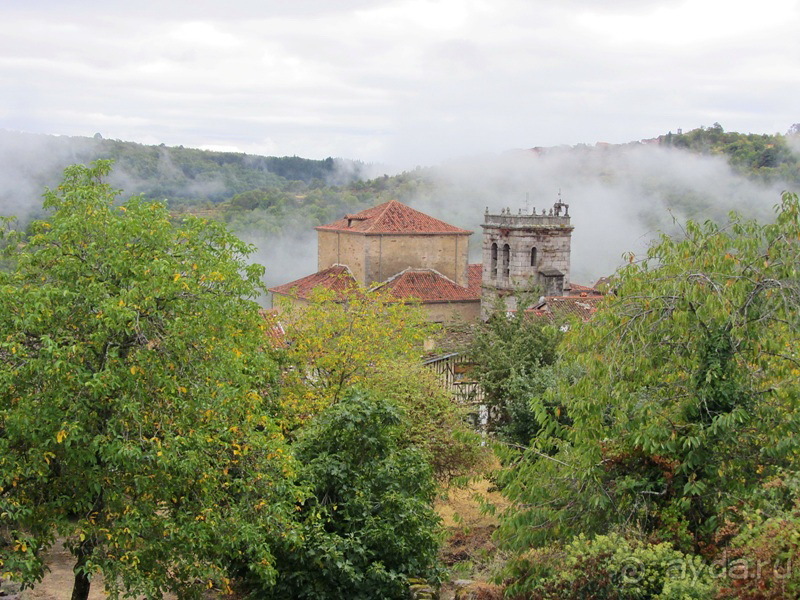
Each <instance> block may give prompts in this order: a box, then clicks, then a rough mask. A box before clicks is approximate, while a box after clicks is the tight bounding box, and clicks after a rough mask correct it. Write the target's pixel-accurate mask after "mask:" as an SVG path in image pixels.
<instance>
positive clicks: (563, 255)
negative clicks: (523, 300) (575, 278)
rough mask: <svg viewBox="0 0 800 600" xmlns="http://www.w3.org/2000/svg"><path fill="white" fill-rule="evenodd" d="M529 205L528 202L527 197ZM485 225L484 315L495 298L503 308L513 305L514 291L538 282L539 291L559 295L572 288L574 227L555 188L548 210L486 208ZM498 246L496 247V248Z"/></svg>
mask: <svg viewBox="0 0 800 600" xmlns="http://www.w3.org/2000/svg"><path fill="white" fill-rule="evenodd" d="M526 204H527V202H526ZM481 227H482V228H483V271H482V278H481V287H482V293H481V309H482V313H483V315H484V316H486V315H487V314H488V312H489V311H490V310H491V308H492V307H493V306H494V305H495V304H496V302H497V299H498V298H502V299H503V300H505V302H506V308H507V309H509V310H515V309H516V299H515V297H514V293H515V292H519V291H528V290H531V289H533V288H535V287H537V286H538V288H539V289H540V290H541V292H542V294H543V295H546V296H563V295H566V294H568V293H569V289H570V283H569V281H570V250H571V241H572V230H573V229H574V228H573V227H572V225H571V224H570V216H569V204H565V203H564V202H563V201H562V198H561V191H560V190H559V192H558V200H557V201H556V202H555V204H553V207H552V208H550V209H549V210H547V209H542V211H541V213H537V211H536V208H535V207H534V208H533V209H532V210H531V211H530V212H529V211H528V210H527V207H526V210H525V211H524V212H523V211H522V209H520V210H519V212H518V213H517V214H513V213H512V212H511V209H509V208H504V209H502V210H501V211H500V213H490V212H489V209H488V207H487V209H486V212H485V214H484V223H483V224H482V225H481ZM498 250H499V252H498Z"/></svg>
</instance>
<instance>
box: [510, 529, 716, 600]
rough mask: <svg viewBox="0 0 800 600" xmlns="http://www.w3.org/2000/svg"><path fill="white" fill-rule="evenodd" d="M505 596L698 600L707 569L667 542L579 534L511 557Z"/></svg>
mask: <svg viewBox="0 0 800 600" xmlns="http://www.w3.org/2000/svg"><path fill="white" fill-rule="evenodd" d="M511 568H512V569H513V570H512V571H510V572H509V574H510V575H511V578H512V582H511V584H510V585H509V586H508V589H507V591H506V595H507V596H511V597H514V598H528V599H531V600H570V599H574V600H583V599H585V598H592V599H594V600H646V599H658V600H702V599H706V598H708V599H710V598H713V597H714V596H713V592H714V586H713V580H712V578H711V573H710V572H709V570H708V568H707V567H706V565H705V564H703V562H702V560H701V559H700V558H699V557H697V556H691V555H686V554H683V553H682V552H678V551H677V550H674V549H673V548H672V547H671V546H670V545H669V544H666V543H662V544H657V545H654V544H648V543H645V542H640V541H635V540H628V539H626V538H624V537H622V536H620V535H617V534H611V535H607V536H605V535H600V536H597V537H594V538H591V539H589V538H586V537H584V536H579V537H577V538H575V539H573V541H572V542H571V543H569V544H568V545H567V546H566V547H565V548H563V549H559V548H557V547H552V546H551V547H549V548H547V549H543V550H535V551H532V552H531V553H529V554H528V555H527V556H525V557H523V558H521V559H517V560H515V561H514V563H513V565H512V567H511Z"/></svg>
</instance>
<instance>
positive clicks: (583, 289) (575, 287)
mask: <svg viewBox="0 0 800 600" xmlns="http://www.w3.org/2000/svg"><path fill="white" fill-rule="evenodd" d="M569 285H570V288H571V289H570V292H569V295H570V296H581V297H584V298H585V297H586V296H602V295H603V292H601V291H600V290H598V289H596V288H593V287H589V286H588V285H580V284H578V283H570V284H569Z"/></svg>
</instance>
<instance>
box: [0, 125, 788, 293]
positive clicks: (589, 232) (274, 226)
mask: <svg viewBox="0 0 800 600" xmlns="http://www.w3.org/2000/svg"><path fill="white" fill-rule="evenodd" d="M796 133H797V132H792V133H790V134H787V135H786V136H766V135H764V136H761V135H753V134H748V135H744V134H735V133H725V132H724V131H723V130H722V128H721V127H720V126H718V125H716V124H715V127H712V128H709V129H705V128H702V129H698V130H693V131H692V132H689V133H688V134H681V135H676V136H673V135H672V134H667V135H666V136H662V137H661V138H658V139H657V140H648V143H640V142H633V143H630V144H624V145H607V144H597V145H595V146H587V145H579V146H572V147H558V148H534V149H529V150H514V151H509V152H506V153H503V154H494V155H483V156H473V157H469V158H463V159H459V160H453V161H450V162H447V163H445V164H441V165H437V166H432V167H426V168H417V169H416V170H414V171H410V172H405V173H400V174H398V175H394V176H388V175H381V176H378V177H376V174H377V173H380V172H381V171H380V167H375V166H372V165H364V164H363V163H359V162H356V161H345V160H340V159H326V160H324V161H313V160H307V159H302V158H299V157H283V158H275V157H259V156H251V155H244V154H236V153H226V152H210V151H202V150H194V149H187V148H180V147H179V148H166V147H163V146H143V145H140V144H133V143H130V142H120V141H117V140H103V139H100V138H66V137H56V136H43V135H31V134H22V133H12V132H0V214H3V215H16V216H18V217H19V218H20V219H21V220H22V221H23V222H24V221H26V220H28V219H30V218H35V217H37V216H40V215H41V209H40V206H41V195H42V192H43V191H44V188H45V187H46V186H53V185H56V184H58V182H59V180H60V177H61V171H62V170H63V168H64V167H65V166H66V165H69V164H73V163H78V162H80V163H86V162H88V161H90V160H93V159H96V158H112V159H114V160H115V161H116V162H115V168H114V172H113V178H112V180H111V183H112V184H113V185H115V186H117V187H119V188H121V189H123V190H124V196H125V197H127V196H130V195H134V194H144V195H145V196H146V197H148V198H155V199H168V202H169V206H170V208H171V209H172V210H173V212H176V213H182V212H194V213H196V214H202V215H203V216H208V217H210V218H217V219H220V220H223V221H225V222H226V223H227V224H228V225H229V226H230V227H231V228H232V229H234V230H235V231H236V232H237V234H239V235H240V236H241V237H242V238H243V239H245V240H247V241H249V242H251V243H253V244H254V245H255V246H256V247H257V249H258V250H257V253H256V255H255V257H254V260H256V261H257V262H260V263H262V264H264V265H265V266H266V267H267V275H266V280H265V282H266V283H267V285H269V286H271V285H276V284H279V283H284V282H286V281H290V280H292V279H295V278H297V277H300V276H303V275H306V274H308V273H311V272H314V271H315V270H316V267H317V264H316V257H317V253H316V233H315V231H314V230H313V227H314V226H315V225H320V224H322V223H325V222H328V221H331V220H334V219H336V218H338V217H341V216H342V215H343V214H345V213H347V212H355V211H358V210H362V209H363V208H366V207H368V206H373V205H375V204H378V203H380V202H384V201H387V200H389V199H392V198H395V199H398V200H400V201H402V202H406V203H408V204H410V205H411V206H413V207H414V208H417V209H419V210H422V211H424V212H427V213H430V214H432V215H433V216H436V217H438V218H441V219H443V220H446V221H449V222H451V223H453V224H454V225H457V226H460V227H464V228H467V229H471V230H473V231H475V235H473V236H472V241H471V260H472V261H473V262H479V261H480V244H481V228H480V224H481V223H482V222H483V213H484V211H485V210H486V208H487V207H488V209H489V210H490V211H492V212H498V211H500V210H501V209H503V208H510V209H511V210H512V212H517V211H518V210H523V211H530V210H531V209H533V208H534V207H535V208H536V209H537V210H538V211H541V210H542V209H544V208H549V207H551V206H552V205H553V203H554V202H555V201H556V200H557V199H558V198H559V194H560V197H561V199H562V200H563V201H564V202H566V203H567V204H569V205H570V215H571V216H572V222H573V224H574V226H575V231H574V233H573V256H572V269H573V280H574V281H576V282H579V283H584V284H588V283H593V282H594V281H596V280H597V279H598V278H599V277H601V276H604V275H608V274H610V273H612V272H613V271H614V270H615V269H616V268H617V267H618V266H619V265H620V264H621V262H622V258H621V257H622V254H623V253H624V252H628V251H631V252H634V253H636V254H641V253H643V252H644V250H645V249H646V247H647V245H648V244H649V242H650V241H651V240H652V239H653V238H654V237H655V236H657V235H658V233H659V232H666V233H675V232H678V231H679V230H680V227H681V225H682V223H684V222H685V221H686V220H687V219H690V218H691V219H695V220H705V219H713V220H717V221H723V220H724V219H726V218H727V214H728V212H729V211H731V210H736V211H738V212H740V213H742V214H744V215H745V216H747V217H756V218H759V219H769V218H770V216H771V213H772V209H773V207H774V206H775V205H776V204H777V202H778V201H779V198H780V193H781V192H782V191H783V190H785V189H789V190H793V191H797V190H798V187H799V186H798V181H800V168H798V161H800V154H799V153H800V142H798V139H800V138H798V136H797V135H796Z"/></svg>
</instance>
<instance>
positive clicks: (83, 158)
mask: <svg viewBox="0 0 800 600" xmlns="http://www.w3.org/2000/svg"><path fill="white" fill-rule="evenodd" d="M96 159H112V160H113V161H114V163H115V167H114V173H113V175H112V179H113V181H112V182H113V183H114V184H116V185H118V186H119V187H121V188H124V191H125V194H126V195H133V194H142V195H144V196H145V197H146V198H152V199H158V200H165V199H166V200H168V202H169V205H170V208H171V209H173V210H175V209H177V210H181V208H180V207H181V206H186V205H189V206H203V205H207V204H217V203H220V202H223V201H225V200H227V199H230V198H231V197H233V196H235V195H236V194H238V193H241V192H246V191H250V190H255V189H281V188H284V187H286V186H287V184H288V183H289V182H294V185H295V187H297V186H298V185H300V186H301V187H302V186H305V185H308V186H316V187H319V186H329V185H334V186H342V185H347V184H349V183H352V182H353V181H356V180H358V179H360V178H362V177H363V173H362V172H363V170H364V169H365V165H364V164H363V163H360V162H356V161H351V160H345V159H334V158H326V159H324V160H310V159H306V158H300V157H297V156H284V157H274V156H269V157H268V156H255V155H248V154H243V153H236V152H217V151H210V150H198V149H194V148H184V147H183V146H178V147H168V146H165V145H164V144H161V145H159V146H153V145H144V144H138V143H135V142H124V141H120V140H110V139H103V138H102V137H101V136H100V135H99V134H96V135H95V137H93V138H88V137H68V136H50V135H37V134H28V133H19V132H11V131H3V130H0V180H1V181H0V213H2V212H4V210H5V209H7V208H9V207H11V208H16V209H22V210H18V211H17V212H19V213H22V214H23V215H24V214H26V213H28V212H29V211H28V210H25V209H26V208H27V206H26V205H27V204H29V203H30V204H32V205H34V206H35V205H36V204H38V200H39V196H40V195H41V192H42V190H43V188H44V187H45V186H52V185H55V184H56V183H57V182H58V181H59V180H60V178H61V173H62V171H63V169H64V168H65V167H66V166H68V165H70V164H75V163H88V162H90V161H92V160H96ZM31 193H33V194H34V196H33V198H32V199H29V198H26V196H30V194H31Z"/></svg>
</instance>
